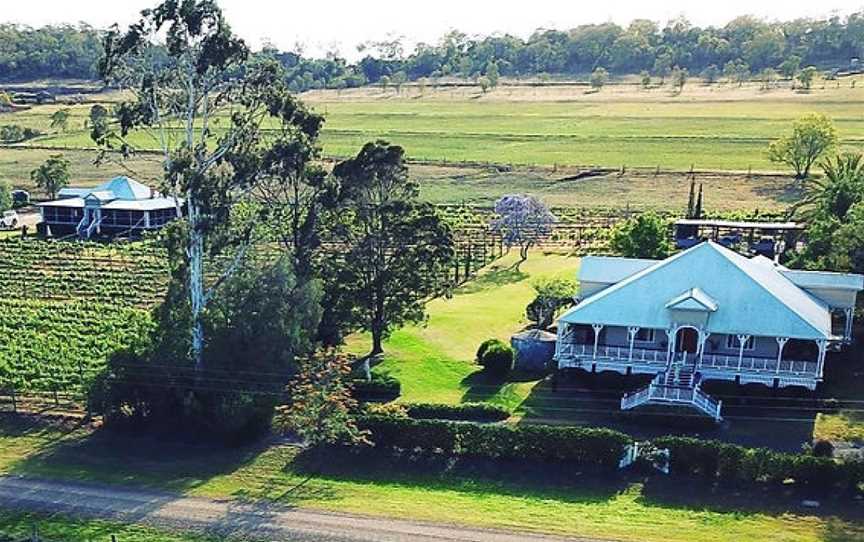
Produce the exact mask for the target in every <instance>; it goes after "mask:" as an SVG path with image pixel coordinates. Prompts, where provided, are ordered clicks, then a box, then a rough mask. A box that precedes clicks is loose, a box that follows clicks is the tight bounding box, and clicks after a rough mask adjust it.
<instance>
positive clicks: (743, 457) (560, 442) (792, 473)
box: [360, 405, 864, 492]
mask: <svg viewBox="0 0 864 542" xmlns="http://www.w3.org/2000/svg"><path fill="white" fill-rule="evenodd" d="M436 406H437V405H436ZM360 426H361V428H363V429H366V430H368V431H369V432H370V437H371V440H372V442H373V443H374V445H375V447H376V448H378V449H382V450H388V451H391V452H397V453H399V452H403V453H405V452H407V453H429V454H434V453H442V454H445V455H449V456H454V457H464V458H472V459H486V460H528V461H537V462H541V463H544V462H545V463H548V462H561V463H566V464H567V465H573V466H580V467H589V468H596V469H605V470H613V469H615V468H616V467H617V466H618V462H619V460H620V459H621V457H622V455H623V453H624V449H625V448H626V446H627V445H629V444H630V443H631V442H633V439H632V438H631V437H630V436H628V435H626V434H624V433H620V432H618V431H614V430H611V429H603V428H585V427H564V426H546V425H506V424H503V425H502V424H493V425H489V424H485V425H484V424H477V423H460V422H454V421H445V420H427V419H419V420H418V419H413V418H404V417H392V416H386V415H374V414H373V415H368V416H366V417H364V418H362V419H361V420H360ZM651 443H652V444H653V445H654V446H655V447H657V448H660V449H663V448H666V449H668V450H669V452H670V458H669V461H670V464H669V466H670V469H671V474H673V475H676V476H690V477H699V478H702V479H704V480H705V481H706V482H708V483H710V484H715V483H720V484H734V483H742V482H743V483H769V484H781V483H783V482H785V481H786V480H790V479H791V480H794V481H795V483H796V485H798V486H800V487H805V488H808V489H811V490H815V491H825V492H827V491H829V490H834V489H841V490H844V491H849V492H855V491H858V490H859V484H862V483H864V462H860V461H859V462H846V463H841V462H837V461H834V460H833V459H831V458H827V457H816V456H814V455H810V454H788V453H781V452H775V451H773V450H768V449H765V448H745V447H743V446H737V445H735V444H727V443H725V442H719V441H713V440H700V439H697V438H691V437H674V436H668V437H660V438H657V439H654V440H653V441H651Z"/></svg>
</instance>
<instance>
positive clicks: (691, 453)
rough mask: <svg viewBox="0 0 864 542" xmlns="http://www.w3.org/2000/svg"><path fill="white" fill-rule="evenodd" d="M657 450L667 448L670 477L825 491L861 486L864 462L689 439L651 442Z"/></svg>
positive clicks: (670, 438)
mask: <svg viewBox="0 0 864 542" xmlns="http://www.w3.org/2000/svg"><path fill="white" fill-rule="evenodd" d="M652 442H653V444H654V445H655V446H657V447H658V448H668V449H669V452H670V454H669V455H670V465H669V467H670V469H671V472H672V474H677V475H685V476H698V477H701V478H706V479H708V480H711V481H712V482H713V481H716V482H719V483H725V484H730V483H737V482H751V483H752V482H763V483H774V484H779V483H782V482H784V481H785V480H789V479H791V480H794V481H795V482H796V484H798V485H801V486H803V487H808V488H811V489H815V490H821V491H827V490H829V489H832V488H837V487H841V488H843V489H846V490H850V491H852V490H856V489H857V487H858V484H861V483H864V463H862V462H848V463H840V462H837V461H834V460H833V459H831V458H828V457H817V456H814V455H809V454H787V453H781V452H775V451H773V450H768V449H765V448H745V447H743V446H737V445H735V444H728V443H725V442H719V441H714V440H700V439H697V438H691V437H661V438H658V439H654V440H653V441H652Z"/></svg>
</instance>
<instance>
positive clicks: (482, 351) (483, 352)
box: [475, 339, 507, 363]
mask: <svg viewBox="0 0 864 542" xmlns="http://www.w3.org/2000/svg"><path fill="white" fill-rule="evenodd" d="M506 344H507V343H505V342H504V341H502V340H500V339H486V340H485V341H483V344H481V345H480V348H478V349H477V357H476V358H475V359H476V361H477V363H480V362H481V360H482V359H483V356H485V355H486V351H487V350H489V348H491V347H492V346H506Z"/></svg>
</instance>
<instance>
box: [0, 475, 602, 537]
mask: <svg viewBox="0 0 864 542" xmlns="http://www.w3.org/2000/svg"><path fill="white" fill-rule="evenodd" d="M0 508H5V509H9V510H19V511H27V512H45V513H58V514H65V515H70V516H73V517H78V518H86V519H106V520H112V521H118V522H122V523H138V524H145V525H150V526H153V527H157V528H166V529H171V530H188V531H194V532H203V533H207V534H213V535H218V536H235V537H239V538H244V539H260V540H286V541H292V542H294V541H297V542H300V541H302V542H373V541H374V542H409V541H410V542H432V541H436V542H448V541H468V542H523V541H527V542H555V541H562V540H581V542H598V541H596V540H589V539H565V538H559V537H552V536H542V535H532V534H527V533H514V532H507V531H495V530H486V529H473V528H466V527H458V526H454V525H444V524H433V523H420V522H413V521H405V520H393V519H384V518H372V517H362V516H350V515H344V514H335V513H327V512H316V511H310V510H303V509H297V508H290V507H287V506H281V505H277V504H272V503H264V502H240V501H235V500H213V499H204V498H198V497H183V496H179V495H172V494H168V493H158V492H153V491H145V490H141V489H135V488H130V487H119V486H107V485H97V484H82V483H75V482H60V481H49V480H38V479H33V478H20V477H10V476H0Z"/></svg>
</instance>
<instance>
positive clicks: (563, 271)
mask: <svg viewBox="0 0 864 542" xmlns="http://www.w3.org/2000/svg"><path fill="white" fill-rule="evenodd" d="M515 260H516V258H515V257H514V256H507V257H505V258H504V259H502V260H499V261H498V262H496V263H495V264H493V266H492V267H490V268H489V269H488V270H487V272H485V273H484V274H482V275H481V276H480V277H479V278H477V279H476V280H473V281H471V282H469V283H468V284H466V285H465V286H462V287H461V288H459V289H458V290H456V291H455V292H454V293H453V296H452V298H450V299H446V298H440V299H436V300H434V301H432V302H431V303H429V305H428V307H427V309H428V313H429V320H428V322H427V323H426V324H425V325H422V326H409V327H405V328H403V329H400V330H397V331H395V332H394V333H393V335H392V336H391V337H390V339H389V340H388V341H387V342H386V344H385V350H386V351H387V356H386V359H385V360H384V361H383V363H381V364H380V365H378V366H377V367H376V368H375V370H376V371H379V372H382V373H388V374H392V375H393V376H395V377H396V378H398V379H399V380H400V381H401V382H402V385H403V388H402V390H403V395H402V398H401V400H403V401H408V402H432V403H458V402H462V401H472V400H487V401H490V402H493V403H497V404H501V405H503V406H507V407H509V408H516V407H518V406H519V405H520V404H521V403H522V401H524V400H525V398H526V397H527V396H528V395H529V394H530V392H531V389H532V388H533V386H534V385H536V381H528V382H515V383H507V384H505V385H504V386H502V387H497V386H494V385H491V384H488V383H486V382H483V381H482V378H480V379H479V381H478V376H479V375H475V373H477V372H479V367H478V366H477V365H475V364H474V362H473V360H474V355H475V353H476V352H477V347H478V346H480V343H481V342H483V341H484V340H486V339H489V338H493V337H494V338H498V339H502V340H505V341H507V340H509V338H510V335H512V334H513V333H514V332H516V331H518V330H519V329H521V328H522V327H524V326H525V325H526V324H527V323H528V322H527V320H525V306H526V305H527V304H528V303H529V302H530V301H531V299H533V289H532V287H531V284H532V282H533V281H535V280H537V279H539V278H543V277H564V278H571V279H572V278H575V276H576V272H577V270H578V268H579V260H578V258H569V257H567V256H564V255H560V254H548V255H542V254H539V253H535V254H533V255H532V257H530V258H529V259H528V261H527V262H525V264H523V265H522V267H521V270H520V271H516V270H515V269H513V268H512V265H513V263H514V262H515ZM348 348H349V350H351V351H353V352H355V353H365V352H366V351H368V348H369V340H368V337H365V336H356V337H353V338H352V340H351V341H350V342H349V345H348ZM472 375H473V376H472Z"/></svg>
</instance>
